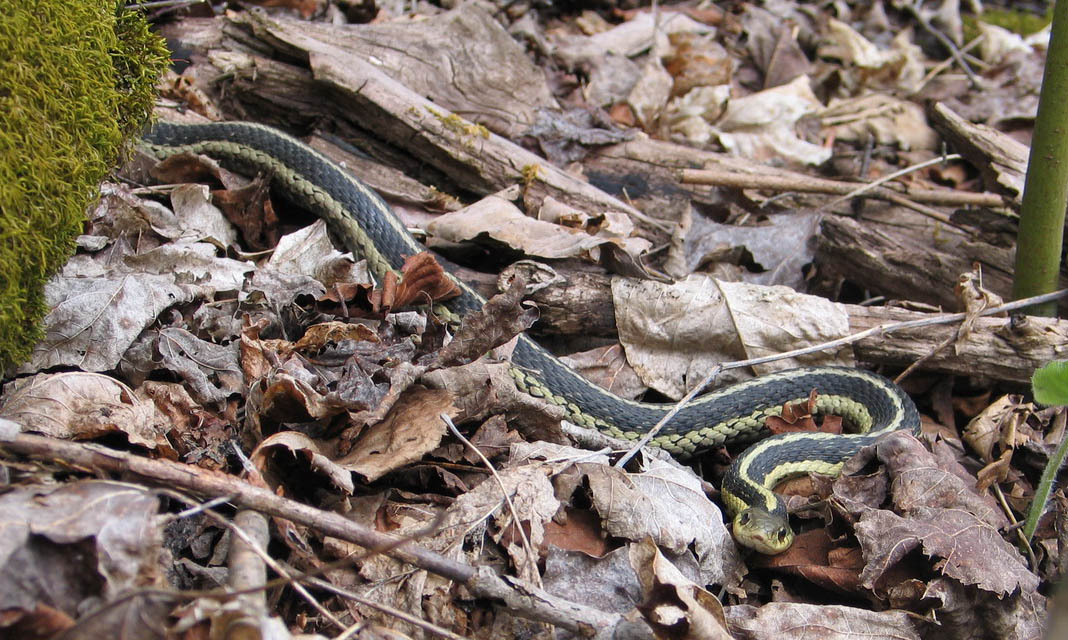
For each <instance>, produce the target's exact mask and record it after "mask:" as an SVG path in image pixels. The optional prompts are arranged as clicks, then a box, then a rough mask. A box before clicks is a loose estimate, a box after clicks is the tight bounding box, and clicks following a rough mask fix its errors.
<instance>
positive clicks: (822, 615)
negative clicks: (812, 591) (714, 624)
mask: <svg viewBox="0 0 1068 640" xmlns="http://www.w3.org/2000/svg"><path fill="white" fill-rule="evenodd" d="M726 614H727V622H728V625H729V626H728V628H729V629H730V631H731V633H732V634H734V635H733V637H734V638H736V639H737V640H780V639H781V638H783V637H797V638H820V640H856V638H858V637H863V638H865V639H866V640H920V638H921V635H920V633H919V630H918V629H917V628H916V627H917V624H916V623H914V622H913V620H912V617H911V615H910V614H909V613H908V612H906V611H868V610H867V609H858V608H855V607H843V606H838V605H815V604H800V603H794V602H772V603H769V604H766V605H764V606H762V607H753V606H750V605H737V606H734V607H727V608H726Z"/></svg>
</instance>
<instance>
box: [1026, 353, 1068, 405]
mask: <svg viewBox="0 0 1068 640" xmlns="http://www.w3.org/2000/svg"><path fill="white" fill-rule="evenodd" d="M1031 389H1032V390H1033V391H1034V394H1035V401H1037V402H1038V403H1039V404H1044V405H1047V406H1053V405H1068V360H1056V361H1054V362H1051V363H1049V364H1047V365H1046V366H1044V367H1042V368H1041V369H1038V370H1036V371H1035V374H1034V375H1033V376H1031Z"/></svg>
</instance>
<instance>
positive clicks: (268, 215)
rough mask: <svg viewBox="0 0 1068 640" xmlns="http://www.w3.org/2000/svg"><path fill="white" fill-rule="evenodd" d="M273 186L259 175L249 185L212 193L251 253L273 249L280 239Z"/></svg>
mask: <svg viewBox="0 0 1068 640" xmlns="http://www.w3.org/2000/svg"><path fill="white" fill-rule="evenodd" d="M270 187H271V181H270V180H269V179H267V178H265V177H263V176H257V177H256V178H255V179H254V180H252V181H251V182H249V183H248V184H247V185H243V186H241V187H236V188H232V189H220V190H215V191H212V192H211V195H212V198H213V199H214V200H215V203H216V204H217V205H218V207H219V209H221V210H222V211H223V213H225V214H226V219H227V220H229V221H230V222H231V223H233V225H234V226H235V227H237V228H238V229H239V230H240V231H241V238H242V239H243V240H244V247H245V248H246V249H248V250H250V251H265V250H267V249H270V248H272V247H274V246H275V245H277V244H278V238H279V237H280V236H281V231H280V230H279V228H278V224H279V223H278V215H277V214H276V213H275V212H274V205H273V204H272V203H271V197H270V195H271V191H270Z"/></svg>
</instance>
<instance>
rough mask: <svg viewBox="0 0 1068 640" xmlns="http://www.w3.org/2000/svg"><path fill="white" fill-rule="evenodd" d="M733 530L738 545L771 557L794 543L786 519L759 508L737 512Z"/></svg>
mask: <svg viewBox="0 0 1068 640" xmlns="http://www.w3.org/2000/svg"><path fill="white" fill-rule="evenodd" d="M733 529H734V539H735V540H737V541H738V543H739V544H741V545H743V546H746V547H749V548H750V549H753V550H754V551H759V552H760V553H764V554H767V555H771V556H773V555H775V554H778V553H782V552H783V551H786V550H787V549H789V548H790V545H792V544H793V543H794V532H793V530H792V529H790V523H789V522H788V521H787V520H786V518H785V517H783V516H782V515H779V514H777V513H770V512H768V511H767V510H765V509H761V508H760V507H749V508H747V509H743V510H742V511H739V512H738V515H736V516H734V522H733Z"/></svg>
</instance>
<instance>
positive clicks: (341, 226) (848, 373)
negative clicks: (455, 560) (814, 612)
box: [144, 122, 919, 553]
mask: <svg viewBox="0 0 1068 640" xmlns="http://www.w3.org/2000/svg"><path fill="white" fill-rule="evenodd" d="M144 146H145V148H146V149H147V150H148V151H149V152H150V153H152V154H153V155H154V156H156V157H157V158H160V159H162V158H166V157H168V156H171V155H175V154H178V153H182V152H192V153H200V154H204V155H207V156H209V157H212V158H214V159H215V160H217V161H219V162H220V163H222V164H223V165H224V166H229V167H231V168H234V169H236V170H245V171H251V172H255V173H259V172H262V173H265V174H267V175H269V176H270V177H271V179H272V181H273V184H274V185H275V187H276V188H277V189H279V190H280V191H281V192H282V193H283V194H284V195H285V196H286V197H287V198H288V199H290V200H292V201H293V202H294V203H295V204H297V205H298V206H301V207H304V208H306V209H308V210H310V211H311V212H313V213H315V214H316V215H318V216H319V217H321V218H323V220H325V221H326V223H327V224H328V226H329V227H330V229H331V231H332V232H333V233H334V234H335V235H336V236H337V237H339V239H340V240H341V241H342V242H343V243H344V244H345V245H346V247H347V248H348V249H349V250H351V251H352V252H353V253H354V254H355V255H356V256H357V257H360V258H363V259H365V260H367V263H368V265H369V266H370V269H371V271H372V273H374V274H375V276H376V277H377V278H379V279H381V278H382V277H383V276H384V275H385V274H386V273H389V272H393V273H394V274H397V275H399V269H400V267H401V265H402V263H403V261H404V258H405V257H406V256H411V255H414V254H416V253H419V252H421V251H423V250H424V247H423V246H422V245H420V244H419V243H418V242H417V241H416V240H415V239H414V238H413V237H412V236H411V234H410V233H408V231H407V229H405V227H404V225H402V224H401V222H400V220H399V219H397V217H396V216H395V215H394V214H393V212H392V210H391V209H390V208H389V206H388V205H387V204H386V203H385V202H384V201H383V200H382V199H381V198H380V197H379V196H378V194H376V193H375V192H374V191H372V190H371V189H370V188H369V187H367V186H366V185H364V184H363V183H362V182H361V181H359V180H358V179H356V178H354V177H353V176H352V175H350V174H349V173H348V172H347V171H346V170H344V169H342V168H341V167H339V166H338V165H337V164H335V163H333V162H332V161H330V160H329V159H327V158H326V157H324V156H323V155H321V154H320V153H318V152H317V151H315V150H313V149H311V148H310V147H308V146H307V145H305V144H303V143H301V142H299V141H297V140H296V139H294V138H292V137H290V136H288V135H286V134H284V133H281V132H279V131H277V130H275V129H272V128H270V127H266V126H263V125H258V124H252V123H239V122H231V123H226V122H223V123H211V124H175V123H165V122H161V123H158V124H157V125H156V126H155V127H154V128H153V129H152V130H151V131H150V132H149V133H148V134H147V135H146V136H145V140H144ZM453 279H454V280H455V281H456V284H457V286H458V287H459V288H460V291H461V294H460V296H459V297H457V298H454V299H452V300H450V301H448V302H447V303H446V304H447V305H448V307H449V308H450V309H451V310H452V311H453V312H455V313H457V314H459V315H460V316H462V315H464V314H466V313H467V312H469V311H472V310H474V309H478V308H481V306H482V304H483V302H484V300H483V299H482V297H481V296H479V295H478V294H477V293H476V292H475V291H474V290H472V289H471V288H470V287H468V286H466V285H465V284H464V283H463V282H461V281H460V280H459V279H457V278H453ZM512 364H513V366H512V369H511V371H512V377H513V379H514V380H515V384H516V386H517V387H518V388H519V389H520V390H521V391H523V392H525V393H528V394H530V395H532V396H536V397H539V398H544V399H545V400H547V401H549V402H552V403H554V404H557V405H560V406H561V407H563V408H564V409H565V410H566V412H567V413H568V415H569V417H570V419H571V420H572V421H573V422H575V423H576V424H578V425H580V426H584V427H587V428H591V429H596V430H598V431H601V432H603V433H606V434H608V435H610V436H614V437H617V438H623V439H628V440H636V439H638V438H639V437H641V436H642V434H644V433H645V432H646V431H647V430H648V429H649V428H650V427H651V426H652V425H654V424H656V422H657V421H658V420H659V419H660V418H661V417H662V416H663V414H664V413H665V412H666V411H667V410H668V409H670V408H671V406H670V405H661V404H652V403H644V402H635V401H632V400H627V399H624V398H620V397H618V396H615V395H613V394H611V393H609V392H608V391H605V390H604V389H602V388H600V387H598V386H596V385H594V384H592V383H590V382H589V381H587V380H586V379H584V378H582V377H581V376H580V375H579V374H578V373H577V372H575V371H574V370H573V369H571V368H570V367H568V366H566V365H564V364H563V363H562V362H560V361H559V360H557V359H556V358H555V357H553V356H552V355H551V354H550V353H548V352H547V351H546V350H545V349H543V348H542V347H541V346H539V345H538V344H537V343H536V342H534V341H533V340H531V339H530V338H528V337H527V336H526V335H525V334H524V335H521V336H520V337H519V340H518V344H517V345H516V348H515V350H514V352H513V354H512ZM813 390H816V391H818V394H819V395H818V396H817V397H816V402H815V410H816V411H817V412H818V413H821V414H836V415H840V416H842V417H844V418H845V419H847V420H848V421H849V422H850V423H851V424H852V425H853V426H854V427H855V428H856V430H857V431H858V432H859V433H852V434H846V435H831V434H823V433H790V434H782V435H778V436H773V437H770V438H765V439H763V440H762V441H760V442H759V443H758V444H755V445H753V446H751V447H750V448H749V449H748V450H746V452H745V453H743V454H742V455H741V456H739V457H738V458H737V459H736V460H735V462H734V464H733V465H732V467H731V469H730V471H729V472H728V473H727V476H726V477H725V478H724V481H723V491H722V494H723V499H724V503H725V506H726V507H727V510H728V512H729V513H730V514H732V516H733V529H734V533H735V537H736V538H737V539H738V540H739V542H741V543H742V544H744V545H746V546H748V547H751V548H754V549H756V550H758V551H761V552H764V553H778V552H780V551H783V550H785V549H786V548H788V547H789V546H790V544H791V543H792V542H793V532H792V530H791V529H790V526H789V522H788V518H787V514H786V509H785V507H784V505H783V503H782V501H781V500H780V499H779V497H778V496H777V495H776V494H775V493H773V492H772V491H771V489H770V488H771V487H774V486H775V483H777V482H778V481H780V480H783V479H785V478H788V477H791V476H796V475H800V474H804V473H807V472H816V473H825V474H830V475H835V474H837V473H838V471H839V469H840V468H841V466H842V463H843V462H844V461H845V460H846V459H847V458H849V457H850V456H852V455H853V454H854V453H856V452H857V451H858V450H859V449H860V448H861V447H862V446H864V445H866V444H868V443H870V442H872V441H873V440H874V439H875V438H877V437H878V436H880V435H882V434H884V433H887V432H889V431H894V430H898V429H911V430H916V429H917V428H918V426H919V416H918V414H917V412H916V407H915V406H914V405H913V403H912V400H911V399H910V398H909V397H908V396H907V395H906V394H905V393H904V391H902V390H901V388H900V387H898V386H897V385H895V384H893V383H891V382H890V381H888V380H886V379H885V378H883V377H881V376H879V375H876V374H873V373H869V372H866V371H862V370H859V369H850V368H842V367H806V368H801V369H793V370H789V371H782V372H777V373H772V374H770V375H765V376H762V377H759V378H756V379H754V380H749V381H746V382H742V383H739V384H735V385H733V386H730V387H727V388H724V389H720V390H717V391H713V392H711V393H708V394H705V395H704V396H702V397H700V398H699V399H697V400H695V401H694V402H692V403H691V404H689V405H688V406H686V407H685V408H683V409H682V411H681V412H680V413H679V414H678V415H677V416H676V417H675V419H674V420H673V421H672V422H671V423H669V424H668V425H667V426H666V427H665V428H664V430H663V431H661V433H660V434H659V435H657V437H656V438H655V439H653V440H652V443H653V444H654V445H655V446H658V447H661V448H663V449H665V450H667V451H668V452H670V453H672V454H673V455H676V456H679V457H683V458H685V457H689V456H692V455H694V454H696V453H698V452H700V451H702V450H704V449H708V448H711V447H714V446H717V445H721V444H725V443H736V442H748V441H757V440H761V438H762V437H764V436H766V435H767V431H766V429H765V427H764V422H765V419H766V418H768V417H769V416H773V415H778V414H779V413H780V412H781V410H782V407H783V405H784V404H786V403H792V402H797V401H805V400H807V399H808V398H809V395H810V392H811V391H813Z"/></svg>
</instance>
